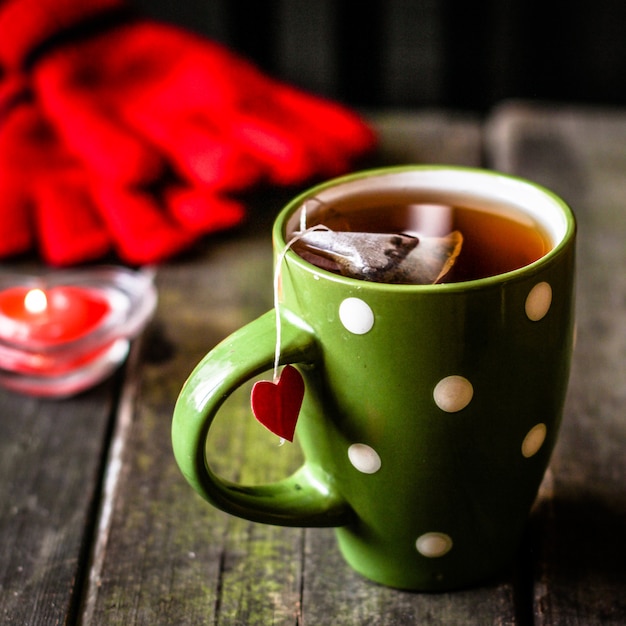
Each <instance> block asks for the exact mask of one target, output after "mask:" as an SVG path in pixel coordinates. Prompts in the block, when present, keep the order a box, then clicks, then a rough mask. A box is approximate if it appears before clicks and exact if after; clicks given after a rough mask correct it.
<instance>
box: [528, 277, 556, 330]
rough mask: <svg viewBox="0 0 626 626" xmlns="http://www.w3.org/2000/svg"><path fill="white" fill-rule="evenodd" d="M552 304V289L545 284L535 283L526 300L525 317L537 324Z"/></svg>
mask: <svg viewBox="0 0 626 626" xmlns="http://www.w3.org/2000/svg"><path fill="white" fill-rule="evenodd" d="M551 304H552V287H550V285H549V284H548V283H546V282H542V283H537V284H536V285H535V286H534V287H533V288H532V289H531V290H530V293H529V294H528V297H527V298H526V315H527V316H528V319H529V320H531V321H533V322H537V321H539V320H540V319H541V318H542V317H543V316H544V315H545V314H546V313H547V312H548V310H549V309H550V305H551Z"/></svg>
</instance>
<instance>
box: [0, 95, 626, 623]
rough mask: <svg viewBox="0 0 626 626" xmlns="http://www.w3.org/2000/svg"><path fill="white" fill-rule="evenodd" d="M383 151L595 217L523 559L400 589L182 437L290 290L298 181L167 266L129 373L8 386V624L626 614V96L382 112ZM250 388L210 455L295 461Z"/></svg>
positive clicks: (4, 591)
mask: <svg viewBox="0 0 626 626" xmlns="http://www.w3.org/2000/svg"><path fill="white" fill-rule="evenodd" d="M372 119H373V120H374V121H375V123H376V124H377V126H378V128H379V129H380V131H381V135H382V145H381V151H380V155H379V158H378V159H377V164H391V163H401V162H424V163H425V162H432V163H435V162H439V163H459V164H468V165H481V164H482V165H486V166H490V167H494V168H497V169H501V170H505V171H509V172H515V173H517V174H521V175H524V176H527V177H530V178H532V179H535V180H536V181H538V182H541V183H544V184H546V185H548V186H549V187H552V188H553V189H554V190H555V191H556V192H558V193H560V194H561V195H562V196H564V197H565V199H566V200H568V201H569V202H570V203H571V205H572V206H573V207H574V209H575V211H576V213H577V216H578V220H579V229H580V230H579V233H580V236H579V267H578V341H577V347H576V354H575V359H574V367H573V372H572V378H571V386H570V391H569V396H568V401H567V405H566V414H565V418H564V424H563V429H562V435H561V438H560V440H559V443H558V445H557V449H556V451H555V454H554V456H553V460H552V464H551V468H550V470H549V471H548V473H547V475H546V478H545V481H544V484H543V486H542V489H541V493H540V497H539V499H538V502H537V504H536V507H535V510H534V512H533V515H532V517H531V520H530V523H529V528H528V532H527V536H526V539H525V543H524V545H523V546H522V547H521V549H520V553H519V559H518V562H517V564H516V566H515V569H514V571H512V572H511V575H510V576H509V577H507V578H506V579H503V580H500V581H496V582H494V583H493V584H491V585H488V586H485V587H481V588H478V589H471V590H467V591H461V592H456V593H450V594H437V595H428V594H417V593H407V592H400V591H396V590H393V589H387V588H383V587H380V586H377V585H375V584H372V583H370V582H368V581H366V580H363V579H362V578H360V577H359V576H358V575H357V574H355V573H354V572H352V571H351V570H350V569H349V568H348V567H347V566H346V565H345V563H344V562H343V560H342V558H341V556H340V555H339V552H338V550H337V547H336V545H335V541H334V536H333V532H332V530H329V529H315V530H309V529H293V528H292V529H290V528H278V527H271V526H264V525H260V524H252V523H248V522H245V521H243V520H240V519H236V518H233V517H230V516H228V515H226V514H224V513H222V512H220V511H217V510H215V509H213V508H212V507H210V506H208V505H207V504H205V503H204V502H203V501H201V499H200V498H199V497H198V496H197V495H196V494H195V493H194V492H193V491H192V490H191V488H190V487H188V485H187V484H186V483H185V482H184V479H183V477H182V475H181V474H180V472H179V470H178V468H177V466H176V464H175V462H174V459H173V455H172V452H171V445H170V423H171V414H172V409H173V406H174V402H175V400H176V397H177V395H178V392H179V390H180V387H181V385H182V384H183V382H184V380H185V378H186V377H187V375H188V373H189V372H190V371H191V369H192V367H193V366H194V365H195V364H196V363H197V362H198V360H199V359H200V358H201V357H202V356H203V355H204V354H205V353H206V352H207V351H208V350H209V349H210V348H211V347H212V346H214V345H215V344H216V343H217V342H218V341H219V340H221V339H222V338H223V337H225V336H226V335H227V334H229V333H230V332H231V331H233V330H234V329H236V328H238V327H239V326H241V325H242V324H244V323H245V322H247V321H249V320H251V319H253V318H255V317H256V316H258V315H259V314H261V313H262V312H264V311H265V310H267V309H269V308H270V307H271V302H272V296H271V273H272V261H271V246H270V232H269V229H270V224H271V222H272V220H273V217H274V215H275V213H276V211H277V210H278V209H279V208H280V207H282V206H283V204H284V203H285V202H286V201H287V200H288V199H289V198H290V197H291V196H292V195H294V193H295V190H273V191H270V192H268V193H264V194H257V195H255V196H254V197H252V198H251V199H250V221H249V223H248V224H247V225H246V226H245V227H244V228H243V229H241V230H240V231H239V232H233V233H231V234H229V235H226V236H223V237H219V238H212V239H210V240H208V241H207V242H206V243H205V244H203V247H201V248H200V249H198V250H196V251H194V252H193V253H192V254H189V255H188V256H186V257H185V258H182V259H178V260H176V261H172V262H170V263H168V264H166V265H164V266H163V267H161V268H160V269H159V272H158V274H157V286H158V290H159V297H160V302H159V308H158V311H157V315H156V318H155V319H154V322H153V323H152V324H151V326H150V327H149V328H148V330H147V331H146V333H145V334H144V336H143V338H142V340H140V341H137V342H136V344H135V346H134V348H133V351H132V354H131V357H130V359H129V361H128V363H127V365H126V367H124V368H123V369H122V370H121V371H120V372H119V373H118V374H117V375H116V376H114V377H113V378H111V379H110V380H108V381H106V382H105V383H103V384H101V385H99V386H98V387H96V388H94V389H92V390H90V391H88V392H86V393H83V394H81V395H80V396H77V397H74V398H72V399H69V400H64V401H54V400H41V399H35V398H29V397H23V396H20V395H17V394H14V393H11V392H8V391H4V390H0V468H1V471H0V479H1V480H0V554H1V555H2V558H1V559H0V623H2V624H7V625H11V624H16V625H20V626H21V625H24V624H29V625H30V624H42V625H46V626H49V625H52V624H84V625H93V624H98V625H100V624H124V625H125V626H130V625H134V624H146V625H149V626H160V625H165V624H173V625H174V624H175V625H181V624H211V625H217V624H219V625H236V624H241V625H244V624H245V625H256V624H258V625H265V624H277V625H290V626H294V625H296V624H298V625H300V626H303V625H306V626H324V625H329V626H340V625H344V624H345V625H354V624H364V625H365V624H366V625H368V626H379V625H383V624H385V625H398V626H400V625H402V626H404V625H407V624H445V625H451V624H452V625H453V624H463V625H471V624H476V625H480V626H485V625H488V624H515V625H519V626H524V625H527V624H537V625H541V624H572V625H573V624H576V625H584V626H590V625H593V624H603V625H606V624H624V623H626V593H625V592H626V489H625V479H626V455H625V454H624V448H625V444H626V271H625V269H626V112H620V111H612V110H584V109H577V108H573V107H572V108H567V107H558V108H557V107H540V106H536V105H531V104H524V103H517V104H516V103H508V104H504V105H502V106H501V107H500V108H498V109H497V110H495V111H493V113H492V114H491V115H490V116H489V118H488V119H487V120H486V121H481V120H478V119H476V118H474V117H472V116H465V115H455V114H451V113H442V112H436V111H414V112H411V113H409V114H404V113H387V114H378V115H376V116H373V117H372ZM248 393H249V390H242V392H241V393H238V394H236V395H235V396H233V397H232V398H231V399H230V400H229V401H228V404H227V405H226V407H225V408H224V412H223V417H222V418H220V419H219V420H218V422H219V423H218V427H217V432H216V433H215V435H214V436H215V437H218V438H219V439H218V441H217V445H216V446H215V447H216V448H218V449H219V450H221V453H220V455H219V457H218V458H215V459H213V462H214V464H215V465H216V467H217V469H218V470H219V471H220V472H222V473H223V474H225V475H227V476H232V477H237V479H238V480H241V481H250V482H254V481H265V480H271V479H273V478H278V477H281V476H284V474H285V473H286V472H287V471H289V470H290V469H292V468H294V467H295V466H296V465H297V464H299V461H300V459H299V451H298V448H297V446H295V445H294V446H291V445H285V446H282V447H278V446H277V444H276V439H275V438H274V437H272V436H270V435H266V434H265V431H263V429H262V428H261V427H260V426H258V425H257V424H256V422H255V420H254V419H252V418H251V416H250V411H249V408H248V402H249V397H248V395H247V394H248Z"/></svg>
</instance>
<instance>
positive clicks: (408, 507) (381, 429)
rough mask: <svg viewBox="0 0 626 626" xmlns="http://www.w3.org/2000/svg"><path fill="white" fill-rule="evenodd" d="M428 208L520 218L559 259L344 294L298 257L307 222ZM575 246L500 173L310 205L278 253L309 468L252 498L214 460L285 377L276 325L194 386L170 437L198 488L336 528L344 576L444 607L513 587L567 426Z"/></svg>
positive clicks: (527, 193) (571, 230)
mask: <svg viewBox="0 0 626 626" xmlns="http://www.w3.org/2000/svg"><path fill="white" fill-rule="evenodd" d="M413 195H414V196H415V197H418V198H421V199H422V200H423V199H424V198H426V200H427V202H429V203H432V204H450V205H463V206H468V207H473V208H475V209H478V210H480V211H484V212H486V213H487V214H491V215H496V214H498V213H499V212H504V213H507V212H510V211H514V212H516V213H517V214H518V215H522V216H525V218H524V219H528V220H529V221H530V222H532V223H534V224H536V225H538V227H539V228H541V230H542V231H543V233H544V234H546V236H547V240H548V242H549V243H548V250H547V251H546V252H545V253H543V255H542V256H541V257H540V258H539V259H538V260H535V261H533V262H530V263H529V264H527V265H525V266H523V267H520V268H518V269H514V270H511V271H507V272H505V273H500V274H496V275H491V276H487V277H483V278H479V279H471V280H465V281H462V282H448V283H443V284H428V285H407V284H383V283H377V282H368V281H365V280H359V279H356V278H349V277H344V276H341V275H338V274H337V273H335V272H331V271H328V270H327V269H321V268H320V267H317V266H315V265H313V264H311V263H310V262H308V261H306V260H304V259H303V258H302V257H301V256H299V255H298V254H296V253H295V252H294V251H293V250H291V249H289V250H286V251H285V247H286V245H287V242H288V241H289V239H290V237H291V235H292V233H293V232H294V231H297V230H298V223H299V222H301V221H302V211H303V207H304V206H308V207H309V210H310V207H311V206H313V207H315V206H317V205H319V206H331V207H339V209H341V207H342V206H351V207H357V208H358V207H359V205H360V204H363V205H367V204H368V203H371V202H372V200H371V198H373V197H376V198H377V200H376V201H377V202H379V201H380V198H381V197H382V198H383V199H386V201H388V202H393V201H395V200H397V199H398V198H402V199H406V198H411V197H412V196H413ZM312 200H314V202H312ZM313 212H314V209H313ZM309 217H315V216H314V214H313V215H310V216H309ZM575 231H576V226H575V219H574V216H573V214H572V212H571V210H570V209H569V208H568V206H567V205H566V204H565V203H564V202H563V201H562V200H561V199H560V198H558V197H557V196H555V195H554V194H553V193H551V192H550V191H548V190H546V189H544V188H542V187H540V186H539V185H536V184H534V183H532V182H529V181H525V180H522V179H519V178H515V177H511V176H507V175H504V174H500V173H497V172H493V171H489V170H480V169H472V168H463V167H448V166H400V167H390V168H382V169H376V170H370V171H365V172H359V173H356V174H351V175H348V176H345V177H342V178H338V179H335V180H331V181H329V182H326V183H324V184H321V185H318V186H316V187H314V188H313V189H311V190H309V191H307V192H305V193H304V194H302V195H300V196H299V197H298V198H296V199H295V200H293V201H292V202H291V203H290V204H289V205H287V207H285V208H284V210H283V211H282V212H281V213H280V214H279V215H278V217H277V219H276V222H275V225H274V230H273V241H274V250H275V254H276V255H277V258H278V257H279V255H280V256H281V257H282V259H281V260H282V270H281V275H280V276H281V286H280V287H281V288H280V306H279V312H280V321H281V331H280V335H279V336H280V362H281V363H288V364H293V365H294V366H295V367H296V368H297V369H298V370H299V372H300V373H301V375H302V378H303V379H304V383H305V393H304V400H303V404H302V409H301V413H300V417H299V419H298V423H297V428H296V438H297V441H298V442H299V444H300V446H301V448H302V451H303V455H304V463H303V465H302V467H301V468H300V469H299V470H298V471H296V472H295V473H294V474H293V475H292V476H288V477H285V478H284V479H283V480H280V481H278V482H276V483H270V484H264V485H255V486H249V485H241V484H236V483H232V482H229V481H227V480H225V479H223V478H222V477H220V476H218V475H216V473H215V472H214V471H213V470H212V469H211V467H210V466H209V463H208V461H207V452H206V439H207V435H208V431H209V429H210V427H211V424H212V422H213V420H214V418H215V416H216V414H217V412H218V410H219V408H220V406H221V405H222V403H223V402H224V400H225V399H226V398H227V397H228V396H229V395H230V394H231V393H232V392H233V391H234V390H235V389H236V388H238V387H239V386H241V385H242V384H243V383H244V382H246V381H248V380H250V379H251V378H253V377H254V376H256V375H258V374H260V373H262V372H263V371H268V370H271V368H272V366H273V364H274V356H275V342H276V337H277V328H276V319H275V311H270V312H268V313H266V314H265V315H263V316H261V317H260V318H258V319H257V320H255V321H253V322H251V323H250V324H248V325H246V326H245V327H243V328H241V329H240V330H238V331H236V332H235V333H234V334H232V335H231V336H230V337H228V338H227V339H225V340H224V341H223V342H222V343H221V344H220V345H218V346H217V347H216V348H214V349H213V350H212V351H211V352H210V353H209V354H207V355H206V356H205V358H204V359H203V360H202V361H201V362H200V363H199V364H198V366H197V367H196V369H195V370H194V371H193V372H192V374H191V376H190V377H189V379H188V380H187V382H186V383H185V385H184V387H183V389H182V391H181V393H180V396H179V398H178V401H177V404H176V408H175V411H174V417H173V424H172V440H173V447H174V453H175V456H176V459H177V462H178V465H179V467H180V469H181V470H182V473H183V474H184V476H185V478H186V479H187V481H188V482H189V483H190V484H191V486H192V487H193V488H194V489H195V490H196V491H197V492H198V493H199V494H200V495H201V496H203V497H204V498H205V499H206V500H208V501H209V502H210V503H212V504H213V505H214V506H216V507H218V508H220V509H222V510H224V511H227V512H229V513H231V514H234V515H236V516H239V517H243V518H245V519H249V520H253V521H257V522H262V523H268V524H277V525H285V526H311V527H313V526H317V527H321V526H327V527H328V526H331V527H336V535H337V539H338V543H339V548H340V550H341V553H342V554H343V556H344V558H345V559H346V561H347V562H348V563H349V564H350V565H351V566H352V567H353V568H354V569H355V570H356V571H358V572H359V573H361V574H362V575H364V576H365V577H367V578H369V579H371V580H373V581H376V582H378V583H381V584H384V585H388V586H392V587H397V588H402V589H412V590H421V591H442V590H452V589H457V588H462V587H467V586H471V585H475V584H478V583H481V582H483V581H486V580H488V579H490V578H492V577H494V576H497V575H499V574H500V573H501V572H503V571H504V570H505V569H506V568H507V567H508V566H510V564H511V562H512V560H513V558H514V555H515V552H516V549H517V548H518V546H519V542H520V538H521V535H522V533H523V529H524V525H525V522H526V520H527V517H528V514H529V511H530V508H531V506H532V504H533V501H534V499H535V497H536V494H537V490H538V488H539V485H540V483H541V480H542V477H543V475H544V472H545V470H546V468H547V465H548V462H549V459H550V455H551V452H552V450H553V448H554V444H555V441H556V438H557V433H558V430H559V426H560V422H561V416H562V410H563V404H564V400H565V395H566V389H567V383H568V377H569V369H570V361H571V352H572V346H573V334H574V333H573V301H574V256H575ZM283 251H285V252H284V255H283Z"/></svg>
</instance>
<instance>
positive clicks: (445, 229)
mask: <svg viewBox="0 0 626 626" xmlns="http://www.w3.org/2000/svg"><path fill="white" fill-rule="evenodd" d="M317 224H323V225H324V226H326V227H327V228H329V229H330V230H332V231H338V232H353V233H407V234H410V235H413V236H415V237H417V238H420V237H422V238H428V237H445V236H446V235H449V234H450V233H452V232H454V231H458V232H460V233H461V234H462V238H463V245H462V248H461V250H460V253H459V254H458V257H457V258H456V260H455V262H454V265H453V266H452V267H451V269H450V270H449V271H448V272H447V273H446V275H445V276H444V277H443V278H442V279H441V281H440V282H445V283H449V282H463V281H468V280H475V279H479V278H485V277H488V276H494V275H496V274H503V273H505V272H510V271H512V270H515V269H518V268H520V267H524V266H525V265H528V264H530V263H532V262H534V261H536V260H537V259H539V258H541V257H542V256H543V255H544V254H546V252H548V251H549V250H550V248H551V243H550V240H549V238H548V236H547V235H546V234H545V233H544V232H543V230H542V228H541V227H540V226H539V224H537V223H536V222H535V221H534V220H533V219H532V218H531V217H530V216H528V215H526V214H525V213H521V212H520V211H518V210H514V209H512V208H509V207H506V208H503V209H502V211H499V210H495V209H485V210H483V209H478V208H470V207H465V206H454V205H446V204H432V203H426V202H424V203H410V204H408V203H407V204H404V203H402V204H381V205H376V206H367V207H366V208H357V207H340V208H336V207H320V208H317V209H316V210H315V211H314V212H312V213H311V214H310V215H309V216H308V220H307V224H306V225H307V227H310V226H313V225H317ZM294 249H295V250H296V251H297V252H298V253H299V254H301V255H302V256H305V258H307V260H309V261H311V262H313V263H314V264H316V265H318V264H319V265H320V267H324V268H325V269H329V267H328V265H327V263H325V262H324V260H323V259H319V261H320V262H319V263H316V261H315V258H314V257H313V258H312V257H311V256H310V255H309V254H305V253H304V252H303V250H302V249H298V246H297V245H296V246H294ZM417 250H419V246H418V248H417ZM330 269H331V270H332V268H330Z"/></svg>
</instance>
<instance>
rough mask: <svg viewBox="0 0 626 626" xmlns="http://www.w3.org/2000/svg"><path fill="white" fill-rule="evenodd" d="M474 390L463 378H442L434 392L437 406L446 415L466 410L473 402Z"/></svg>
mask: <svg viewBox="0 0 626 626" xmlns="http://www.w3.org/2000/svg"><path fill="white" fill-rule="evenodd" d="M473 395H474V388H473V387H472V383H470V381H469V380H467V378H463V376H447V377H446V378H442V379H441V380H440V381H439V382H438V383H437V385H436V386H435V389H434V391H433V398H434V399H435V404H436V405H437V406H438V407H439V408H440V409H441V410H442V411H446V413H456V412H457V411H460V410H461V409H464V408H465V407H466V406H467V405H468V404H469V403H470V402H471V400H472V396H473Z"/></svg>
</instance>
